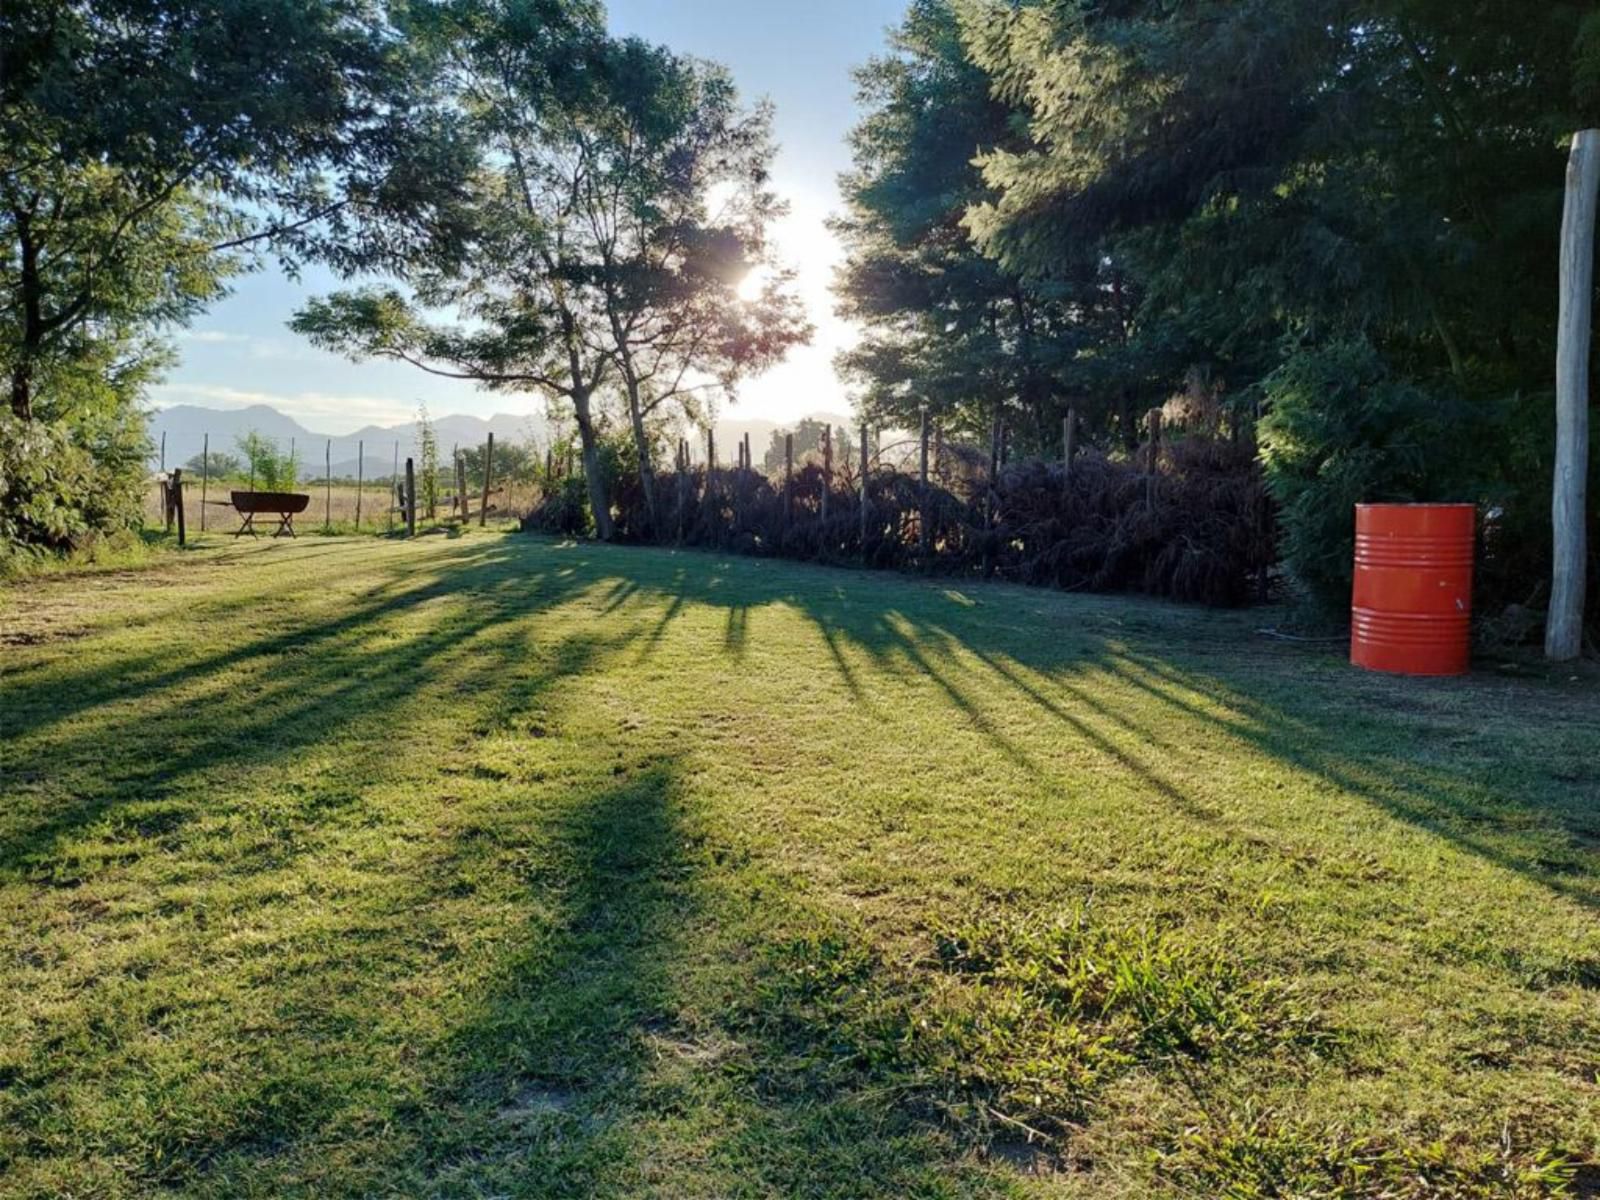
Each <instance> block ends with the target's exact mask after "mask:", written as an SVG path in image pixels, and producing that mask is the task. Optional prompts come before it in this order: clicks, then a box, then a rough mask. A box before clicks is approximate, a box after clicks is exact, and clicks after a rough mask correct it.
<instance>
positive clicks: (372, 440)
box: [150, 404, 852, 479]
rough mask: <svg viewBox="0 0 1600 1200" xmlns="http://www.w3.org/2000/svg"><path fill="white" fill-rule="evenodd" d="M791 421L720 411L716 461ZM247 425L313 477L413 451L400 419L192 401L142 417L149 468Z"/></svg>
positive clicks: (508, 417)
mask: <svg viewBox="0 0 1600 1200" xmlns="http://www.w3.org/2000/svg"><path fill="white" fill-rule="evenodd" d="M810 417H811V419H814V420H819V421H828V422H830V423H832V424H834V425H842V426H845V427H846V428H849V427H850V426H851V423H852V419H851V418H850V417H847V416H843V415H841V414H839V413H812V414H810ZM793 425H794V423H793V422H790V423H787V424H785V423H780V422H777V421H769V420H765V419H736V418H732V417H727V418H724V419H722V420H719V421H718V422H717V424H716V427H715V428H716V437H717V460H718V461H719V462H722V463H730V462H732V461H733V460H734V456H735V450H734V446H735V444H736V443H737V442H738V441H739V440H740V439H742V438H743V437H744V436H745V435H746V434H749V435H750V450H751V453H752V454H753V455H754V456H755V459H756V461H757V462H760V461H761V457H762V455H763V454H765V452H766V449H767V446H768V445H769V444H770V442H771V440H772V435H773V433H775V432H780V431H782V430H783V429H786V428H793ZM252 430H253V431H255V432H257V433H260V434H262V435H263V436H265V437H268V438H271V439H273V440H274V441H275V442H277V443H278V445H279V446H280V447H281V448H283V449H288V447H289V444H290V440H291V439H293V443H294V449H295V451H296V453H297V454H298V455H299V457H300V462H301V474H302V475H303V476H306V477H311V476H320V475H321V474H322V473H323V464H324V462H325V461H329V462H331V464H332V468H331V469H332V474H333V476H334V477H335V478H345V477H351V476H354V475H355V474H356V468H357V460H356V455H357V452H358V451H359V452H360V453H361V454H362V455H364V457H365V461H364V464H363V467H362V471H361V473H362V474H363V475H364V476H366V477H367V478H368V479H374V478H378V477H380V476H386V475H388V474H389V473H390V471H391V470H393V464H394V460H395V459H396V457H398V458H400V459H401V460H404V459H405V458H407V457H410V456H415V455H416V453H417V423H416V422H415V421H404V422H401V423H400V424H398V425H369V426H366V427H365V428H362V429H358V430H356V431H355V432H354V433H346V434H339V435H337V436H335V435H331V434H324V433H317V432H316V431H315V430H311V429H308V428H306V427H305V426H304V425H302V424H300V422H299V421H296V420H295V419H294V418H293V417H291V416H288V415H286V414H284V413H281V412H279V411H278V410H277V409H275V408H273V407H272V406H271V405H267V404H252V405H250V406H249V407H248V408H206V407H203V406H201V405H197V404H174V405H173V406H171V407H170V408H161V409H157V410H156V411H155V412H153V413H152V414H151V415H150V437H151V441H152V443H153V445H152V452H151V460H150V466H151V469H152V470H158V469H160V468H161V467H163V466H166V467H181V466H182V465H183V464H184V463H186V462H188V461H189V460H190V459H191V458H194V457H195V456H196V455H198V454H199V453H200V452H201V450H202V449H203V448H204V446H205V445H206V438H207V436H208V435H209V437H210V446H211V450H212V451H213V452H214V453H218V452H220V453H224V454H231V455H234V456H235V457H238V444H237V443H238V439H239V438H241V437H243V436H244V435H245V434H247V433H249V432H251V431H252ZM433 430H434V436H435V437H436V438H437V439H438V442H439V446H440V449H441V451H442V452H443V455H442V456H447V455H448V454H449V452H450V450H451V448H452V447H455V446H478V445H481V444H482V443H483V442H484V441H485V440H486V439H487V437H488V434H489V433H490V431H491V430H492V431H493V433H494V438H495V441H496V442H499V443H500V444H502V445H504V444H505V443H507V442H529V441H532V442H536V443H539V444H543V443H544V442H546V441H547V440H548V439H549V436H550V426H549V422H547V421H546V420H545V419H544V417H543V416H538V415H526V416H516V415H514V414H511V413H496V414H495V415H494V416H492V417H489V418H487V419H485V418H483V417H472V416H466V415H464V414H460V413H452V414H450V415H448V416H441V417H435V418H434V419H433ZM689 445H690V452H691V455H692V457H693V458H694V459H695V460H697V461H704V459H705V454H706V446H705V438H704V436H703V435H698V436H695V437H691V438H690V439H689Z"/></svg>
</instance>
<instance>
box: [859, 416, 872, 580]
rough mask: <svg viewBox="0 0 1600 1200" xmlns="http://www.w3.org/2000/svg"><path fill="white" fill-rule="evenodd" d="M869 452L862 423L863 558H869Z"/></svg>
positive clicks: (864, 426) (865, 428)
mask: <svg viewBox="0 0 1600 1200" xmlns="http://www.w3.org/2000/svg"><path fill="white" fill-rule="evenodd" d="M869 461H870V460H869V458H868V451H867V423H866V422H865V421H863V422H861V481H860V486H861V557H862V559H863V560H865V559H866V557H867V468H868V465H869Z"/></svg>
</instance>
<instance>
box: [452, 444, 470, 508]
mask: <svg viewBox="0 0 1600 1200" xmlns="http://www.w3.org/2000/svg"><path fill="white" fill-rule="evenodd" d="M455 468H456V502H455V504H454V506H453V507H454V508H455V510H456V512H457V513H459V514H460V516H461V524H462V526H463V527H465V526H466V523H467V521H468V519H469V514H470V512H471V509H470V508H469V506H468V504H467V459H466V456H465V455H464V454H462V453H461V451H459V450H457V451H456V462H455Z"/></svg>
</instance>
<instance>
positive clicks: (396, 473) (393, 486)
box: [387, 442, 400, 533]
mask: <svg viewBox="0 0 1600 1200" xmlns="http://www.w3.org/2000/svg"><path fill="white" fill-rule="evenodd" d="M399 490H400V443H399V442H395V444H394V470H393V471H391V472H390V473H389V492H390V496H389V503H388V506H387V507H388V509H389V532H390V533H393V532H394V493H396V492H398V491H399Z"/></svg>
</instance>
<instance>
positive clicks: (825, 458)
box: [818, 425, 833, 524]
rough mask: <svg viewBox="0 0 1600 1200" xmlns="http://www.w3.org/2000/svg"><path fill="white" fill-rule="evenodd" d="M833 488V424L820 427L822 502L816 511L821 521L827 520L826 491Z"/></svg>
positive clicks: (825, 521)
mask: <svg viewBox="0 0 1600 1200" xmlns="http://www.w3.org/2000/svg"><path fill="white" fill-rule="evenodd" d="M832 490H833V426H832V425H824V426H823V427H822V502H821V505H820V506H819V509H818V511H819V512H820V514H821V516H822V520H823V523H824V524H826V523H827V520H828V493H829V492H831V491H832Z"/></svg>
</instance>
